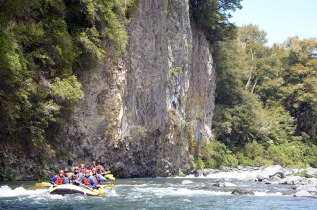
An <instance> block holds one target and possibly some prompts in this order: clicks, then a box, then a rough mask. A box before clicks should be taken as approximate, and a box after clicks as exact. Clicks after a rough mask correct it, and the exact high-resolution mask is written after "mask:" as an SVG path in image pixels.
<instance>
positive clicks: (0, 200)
mask: <svg viewBox="0 0 317 210" xmlns="http://www.w3.org/2000/svg"><path fill="white" fill-rule="evenodd" d="M217 181H222V182H224V181H226V182H230V183H231V184H234V185H236V186H234V185H233V186H231V187H215V186H212V183H215V182H217ZM35 183H36V182H7V183H0V207H1V208H0V209H150V208H151V209H317V199H316V198H299V197H293V196H290V195H283V194H284V193H286V192H289V191H292V186H291V185H267V184H261V183H260V184H259V183H255V182H254V181H250V180H248V179H247V178H246V177H242V178H241V177H240V178H237V177H234V176H226V177H225V176H223V177H219V175H218V176H214V177H205V178H195V177H193V176H188V177H183V178H144V179H140V178H139V179H117V180H116V181H111V182H109V183H112V184H115V187H114V188H107V197H87V196H81V195H66V196H61V195H49V194H48V193H47V189H40V190H30V189H28V187H30V186H34V184H35ZM234 189H245V190H251V191H253V192H254V195H232V194H231V192H232V190H234Z"/></svg>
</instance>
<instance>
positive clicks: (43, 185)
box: [29, 182, 52, 190]
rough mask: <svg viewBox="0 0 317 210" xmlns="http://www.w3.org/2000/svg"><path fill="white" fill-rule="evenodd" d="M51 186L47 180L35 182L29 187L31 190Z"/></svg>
mask: <svg viewBox="0 0 317 210" xmlns="http://www.w3.org/2000/svg"><path fill="white" fill-rule="evenodd" d="M50 186H52V185H51V183H49V182H42V183H36V184H35V186H32V187H29V189H31V190H37V189H42V188H43V187H50Z"/></svg>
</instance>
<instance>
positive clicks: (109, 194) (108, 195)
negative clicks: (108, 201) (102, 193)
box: [106, 189, 118, 197]
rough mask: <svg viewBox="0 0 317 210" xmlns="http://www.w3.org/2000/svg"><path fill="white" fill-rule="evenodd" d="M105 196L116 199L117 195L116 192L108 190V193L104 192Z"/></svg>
mask: <svg viewBox="0 0 317 210" xmlns="http://www.w3.org/2000/svg"><path fill="white" fill-rule="evenodd" d="M106 196H107V197H117V196H118V194H117V192H116V190H115V189H111V190H109V191H106Z"/></svg>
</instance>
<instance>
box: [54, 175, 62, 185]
mask: <svg viewBox="0 0 317 210" xmlns="http://www.w3.org/2000/svg"><path fill="white" fill-rule="evenodd" d="M63 181H64V178H63V177H62V178H60V177H59V176H58V177H57V179H56V180H55V182H54V183H55V184H56V185H61V184H63Z"/></svg>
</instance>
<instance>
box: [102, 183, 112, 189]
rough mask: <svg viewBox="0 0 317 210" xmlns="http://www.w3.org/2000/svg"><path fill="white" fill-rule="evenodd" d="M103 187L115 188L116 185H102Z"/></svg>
mask: <svg viewBox="0 0 317 210" xmlns="http://www.w3.org/2000/svg"><path fill="white" fill-rule="evenodd" d="M101 187H109V188H113V187H114V185H113V184H108V185H101Z"/></svg>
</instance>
